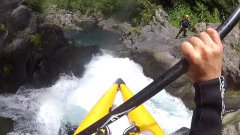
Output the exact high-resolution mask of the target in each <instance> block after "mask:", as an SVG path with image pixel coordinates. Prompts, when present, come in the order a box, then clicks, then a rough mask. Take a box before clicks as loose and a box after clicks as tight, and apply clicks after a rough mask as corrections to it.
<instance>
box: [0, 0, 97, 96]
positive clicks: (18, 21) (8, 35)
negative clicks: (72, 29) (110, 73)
mask: <svg viewBox="0 0 240 135" xmlns="http://www.w3.org/2000/svg"><path fill="white" fill-rule="evenodd" d="M1 4H2V3H1ZM3 5H5V6H9V7H8V8H7V7H3V8H4V9H5V10H4V11H3V12H1V14H0V23H2V24H4V31H3V32H2V33H1V34H0V40H1V42H0V46H1V47H0V93H15V92H16V91H17V89H18V88H19V86H21V85H25V86H26V87H31V88H40V87H46V86H50V85H51V84H53V83H54V82H55V81H56V80H57V79H58V78H59V76H60V75H61V74H63V73H66V74H74V75H76V76H81V75H82V73H83V72H84V65H85V64H86V63H87V62H88V61H90V60H91V58H92V55H93V54H96V53H99V52H100V49H99V47H97V46H90V47H76V46H73V45H69V44H68V41H67V40H66V39H65V37H64V34H63V32H62V30H61V28H59V27H58V26H56V25H53V24H48V23H44V22H40V21H38V20H39V17H38V16H37V15H35V14H34V12H33V11H32V10H30V9H29V8H27V7H25V6H22V5H21V4H20V2H19V1H12V2H7V1H3ZM1 6H2V5H0V7H1ZM0 10H1V9H0ZM7 15H9V16H10V17H9V19H7V17H6V16H7ZM5 17H6V18H5ZM5 19H6V20H5ZM1 21H2V22H1Z"/></svg>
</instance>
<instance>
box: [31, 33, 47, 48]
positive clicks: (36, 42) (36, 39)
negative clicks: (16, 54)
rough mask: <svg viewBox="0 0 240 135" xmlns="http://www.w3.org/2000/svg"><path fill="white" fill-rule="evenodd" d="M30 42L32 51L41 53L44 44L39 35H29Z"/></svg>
mask: <svg viewBox="0 0 240 135" xmlns="http://www.w3.org/2000/svg"><path fill="white" fill-rule="evenodd" d="M30 41H31V43H32V44H33V48H34V50H36V51H37V52H41V51H42V49H43V45H44V44H45V43H44V41H43V40H42V37H41V35H39V34H34V35H31V39H30Z"/></svg>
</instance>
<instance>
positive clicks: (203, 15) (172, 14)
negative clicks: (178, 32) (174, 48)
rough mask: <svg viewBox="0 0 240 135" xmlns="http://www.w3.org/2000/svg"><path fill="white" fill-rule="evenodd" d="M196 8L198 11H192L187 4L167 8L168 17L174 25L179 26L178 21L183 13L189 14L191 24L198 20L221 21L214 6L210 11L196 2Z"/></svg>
mask: <svg viewBox="0 0 240 135" xmlns="http://www.w3.org/2000/svg"><path fill="white" fill-rule="evenodd" d="M197 9H198V11H196V12H193V11H192V10H191V8H190V7H189V6H187V5H184V4H180V5H178V6H177V7H176V8H173V9H171V10H169V12H168V13H169V18H168V19H169V21H170V23H171V24H172V25H174V26H179V21H181V19H182V18H183V16H184V15H189V16H190V18H189V20H190V22H191V25H192V26H194V25H195V24H196V23H199V22H211V23H217V22H220V21H221V20H220V15H219V11H218V9H217V8H214V9H213V11H212V12H210V11H209V10H207V8H206V7H205V6H204V5H203V4H201V3H198V4H197Z"/></svg>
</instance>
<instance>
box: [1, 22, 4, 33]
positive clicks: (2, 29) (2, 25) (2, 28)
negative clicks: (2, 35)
mask: <svg viewBox="0 0 240 135" xmlns="http://www.w3.org/2000/svg"><path fill="white" fill-rule="evenodd" d="M4 30H5V25H4V24H2V23H0V32H3V31H4Z"/></svg>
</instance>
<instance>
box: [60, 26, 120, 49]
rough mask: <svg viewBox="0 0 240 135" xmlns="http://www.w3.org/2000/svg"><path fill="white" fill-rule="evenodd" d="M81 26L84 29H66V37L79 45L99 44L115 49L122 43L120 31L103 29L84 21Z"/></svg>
mask: <svg viewBox="0 0 240 135" xmlns="http://www.w3.org/2000/svg"><path fill="white" fill-rule="evenodd" d="M79 26H80V27H81V28H82V29H83V31H73V30H64V35H65V37H66V38H67V39H68V40H70V42H72V43H73V44H75V45H77V46H81V45H98V46H100V48H102V49H108V50H115V49H116V47H117V46H119V44H121V36H120V35H119V34H118V33H115V32H109V31H106V30H102V29H101V28H100V27H98V26H96V25H95V24H94V23H90V22H83V23H81V24H79Z"/></svg>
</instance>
